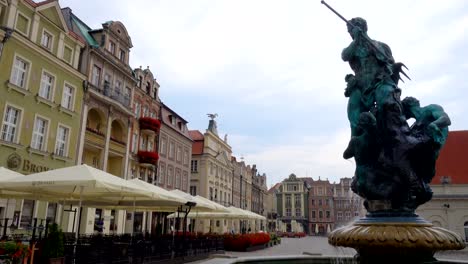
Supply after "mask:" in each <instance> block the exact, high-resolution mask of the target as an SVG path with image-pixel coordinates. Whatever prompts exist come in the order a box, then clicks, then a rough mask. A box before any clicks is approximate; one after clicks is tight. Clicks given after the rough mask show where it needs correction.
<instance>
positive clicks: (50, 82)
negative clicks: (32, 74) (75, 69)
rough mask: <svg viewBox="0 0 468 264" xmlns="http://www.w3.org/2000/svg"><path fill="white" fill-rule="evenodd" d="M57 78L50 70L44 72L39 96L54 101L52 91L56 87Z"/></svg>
mask: <svg viewBox="0 0 468 264" xmlns="http://www.w3.org/2000/svg"><path fill="white" fill-rule="evenodd" d="M54 82H55V78H54V76H52V75H51V74H49V73H48V72H42V78H41V87H40V88H39V96H40V97H42V98H44V99H47V100H49V101H52V92H53V89H54Z"/></svg>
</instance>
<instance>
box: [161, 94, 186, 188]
mask: <svg viewBox="0 0 468 264" xmlns="http://www.w3.org/2000/svg"><path fill="white" fill-rule="evenodd" d="M161 120H162V127H161V133H160V136H159V152H160V154H161V158H160V161H159V175H158V176H159V177H158V179H157V180H158V181H157V184H158V185H159V186H161V187H163V188H165V189H168V190H172V189H179V190H181V191H183V192H189V191H190V164H191V160H192V155H191V152H192V143H193V141H192V139H191V137H190V134H189V130H188V128H187V123H188V122H187V121H185V120H184V119H183V118H182V117H181V116H180V115H178V114H177V113H176V112H174V111H173V110H171V109H170V108H169V107H168V106H167V105H165V104H164V103H163V104H162V108H161Z"/></svg>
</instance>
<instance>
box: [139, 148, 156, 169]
mask: <svg viewBox="0 0 468 264" xmlns="http://www.w3.org/2000/svg"><path fill="white" fill-rule="evenodd" d="M158 160H159V155H158V153H157V152H153V151H138V162H139V163H140V165H147V166H148V167H150V166H156V165H157V164H158Z"/></svg>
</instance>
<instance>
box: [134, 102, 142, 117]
mask: <svg viewBox="0 0 468 264" xmlns="http://www.w3.org/2000/svg"><path fill="white" fill-rule="evenodd" d="M140 110H141V108H140V103H139V102H135V115H136V117H137V118H139V117H140Z"/></svg>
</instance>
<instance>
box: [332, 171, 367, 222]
mask: <svg viewBox="0 0 468 264" xmlns="http://www.w3.org/2000/svg"><path fill="white" fill-rule="evenodd" d="M351 181H352V179H351V178H341V179H340V182H339V183H335V184H333V201H334V205H333V206H334V215H335V225H334V226H335V228H337V227H340V226H344V225H347V224H348V223H349V222H351V221H353V220H355V219H357V218H360V217H363V216H364V215H363V212H364V209H363V208H364V206H363V199H362V198H361V197H359V196H358V195H357V194H355V193H354V192H353V191H352V190H351Z"/></svg>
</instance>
